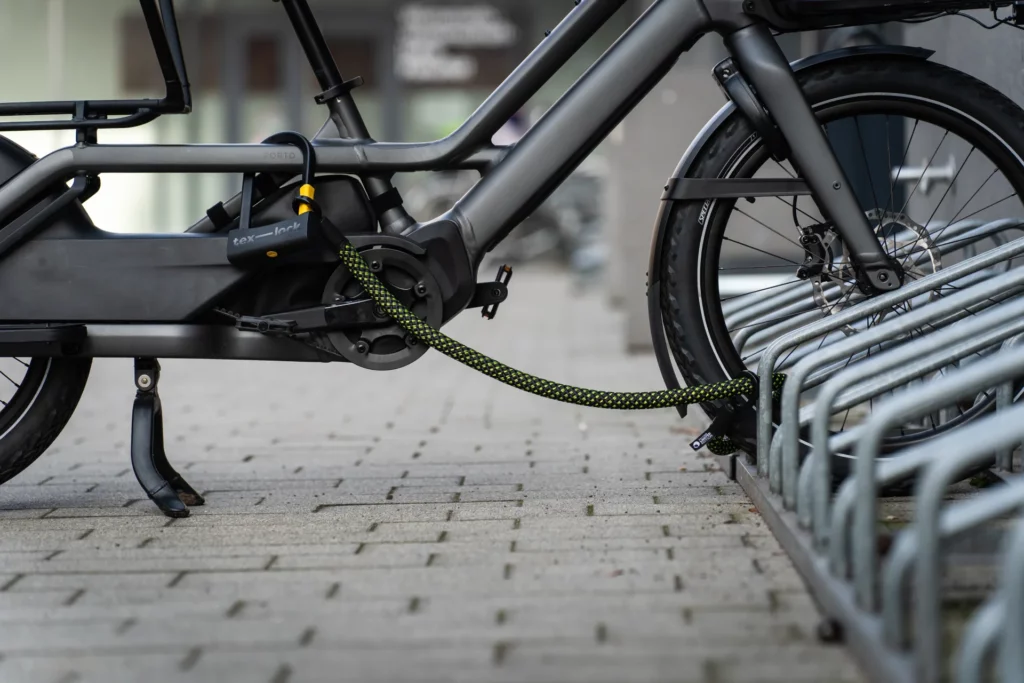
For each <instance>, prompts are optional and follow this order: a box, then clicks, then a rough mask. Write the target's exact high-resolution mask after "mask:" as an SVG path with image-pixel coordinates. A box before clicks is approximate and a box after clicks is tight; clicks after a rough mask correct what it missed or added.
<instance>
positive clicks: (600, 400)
mask: <svg viewBox="0 0 1024 683" xmlns="http://www.w3.org/2000/svg"><path fill="white" fill-rule="evenodd" d="M341 261H342V263H344V264H345V266H346V267H347V268H348V269H349V271H351V273H352V275H353V276H354V277H355V278H356V280H357V281H358V282H359V284H361V285H362V286H363V288H364V289H365V290H366V293H367V294H368V295H369V296H370V299H372V300H373V302H374V303H376V304H377V305H379V306H380V307H381V308H382V309H383V310H384V312H385V313H387V314H388V315H389V316H391V318H392V319H393V320H394V321H395V322H396V323H398V326H399V327H401V328H402V329H403V330H405V331H406V332H408V333H409V334H411V335H413V336H414V337H415V338H416V339H418V340H419V342H420V343H422V344H426V345H427V346H429V347H431V348H434V349H437V350H438V351H440V352H441V353H443V354H444V355H446V356H448V357H449V358H452V359H454V360H456V361H458V362H459V363H462V364H463V365H465V366H467V367H470V368H472V369H474V370H476V371H477V372H480V373H483V374H485V375H487V376H488V377H491V378H493V379H496V380H498V381H499V382H501V383H503V384H507V385H508V386H511V387H515V388H516V389H521V390H523V391H526V392H529V393H531V394H536V395H537V396H543V397H544V398H550V399H553V400H555V401H561V402H562V403H571V404H573V405H578V406H586V407H589V408H607V409H611V410H650V409H654V408H674V407H676V406H680V405H692V404H694V403H705V402H708V401H715V400H719V399H727V398H732V397H734V396H739V395H741V394H750V393H752V392H753V391H754V382H753V381H752V380H751V379H750V378H749V377H739V378H736V379H730V380H727V381H725V382H716V383H715V384H703V385H700V386H693V387H685V388H680V389H665V390H662V391H630V392H622V391H597V390H595V389H584V388H581V387H574V386H570V385H568V384H559V383H558V382H552V381H550V380H546V379H543V378H541V377H535V376H534V375H531V374H528V373H525V372H522V371H520V370H516V369H515V368H510V367H509V366H507V365H505V364H503V363H499V362H498V361H496V360H494V359H493V358H490V357H488V356H485V355H484V354H482V353H480V352H479V351H476V350H474V349H471V348H469V347H468V346H466V345H465V344H462V343H460V342H457V341H455V340H454V339H452V338H451V337H448V336H447V335H445V334H443V333H441V332H440V331H438V330H435V329H434V328H433V327H431V326H430V325H428V324H427V323H425V322H424V321H422V320H420V318H419V317H417V316H416V314H414V313H412V312H411V311H409V309H407V308H406V307H405V306H403V305H402V304H401V303H400V302H399V301H398V299H396V298H395V297H394V295H392V294H391V292H390V291H389V290H388V289H387V288H386V287H385V286H384V285H383V284H382V283H381V281H380V280H379V279H377V276H376V275H374V273H373V272H372V271H371V270H370V267H369V265H367V263H366V260H365V259H364V258H363V256H362V255H361V254H360V253H359V252H358V251H357V250H356V248H355V247H353V246H352V245H351V244H348V243H346V244H345V245H344V246H343V247H342V249H341ZM784 381H785V375H781V374H777V375H775V377H774V379H773V382H772V385H773V387H774V388H775V389H776V390H778V389H780V388H781V387H782V384H783V382H784ZM708 449H709V450H710V451H711V452H712V453H714V454H716V455H728V454H730V453H733V452H735V451H736V446H735V444H733V443H732V441H731V440H729V439H728V438H724V437H716V438H714V439H712V440H711V442H710V443H709V444H708Z"/></svg>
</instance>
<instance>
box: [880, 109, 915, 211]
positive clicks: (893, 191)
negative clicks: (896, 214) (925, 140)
mask: <svg viewBox="0 0 1024 683" xmlns="http://www.w3.org/2000/svg"><path fill="white" fill-rule="evenodd" d="M919 123H921V121H920V120H918V119H914V127H913V129H911V131H910V139H908V140H907V148H906V149H905V150H903V159H901V160H900V168H899V170H898V171H896V177H894V178H892V179H891V183H892V184H891V185H890V186H889V190H890V192H889V195H890V197H892V204H890V205H889V206H886V207H885V211H886V213H888V212H889V211H892V210H893V209H895V208H896V183H898V182H899V181H900V176H901V175H902V174H903V169H904V167H905V166H906V165H907V155H908V154H910V145H912V144H913V142H914V135H915V134H916V133H917V126H918V124H919ZM890 169H891V167H890ZM890 172H891V171H890Z"/></svg>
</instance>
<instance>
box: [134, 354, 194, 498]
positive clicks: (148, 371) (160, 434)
mask: <svg viewBox="0 0 1024 683" xmlns="http://www.w3.org/2000/svg"><path fill="white" fill-rule="evenodd" d="M159 382H160V363H159V362H158V361H157V360H156V359H155V358H136V359H135V388H136V389H138V391H137V392H136V393H135V404H134V406H133V407H132V469H133V470H135V476H136V478H137V479H138V480H139V484H141V485H142V488H143V490H145V492H146V495H148V496H149V498H150V500H152V501H153V502H154V503H156V505H157V507H159V508H160V511H161V512H163V513H164V514H165V515H167V516H168V517H188V506H190V505H192V506H196V505H202V504H203V503H204V502H205V501H204V500H203V497H202V496H201V495H199V493H198V492H197V491H196V490H195V489H193V488H192V487H191V486H189V485H188V482H187V481H185V480H184V479H182V477H181V475H180V474H178V473H177V472H176V471H175V470H174V468H173V467H171V464H170V463H169V462H167V454H166V453H165V452H164V422H163V411H162V410H161V406H160V394H159V393H158V392H157V384H158V383H159Z"/></svg>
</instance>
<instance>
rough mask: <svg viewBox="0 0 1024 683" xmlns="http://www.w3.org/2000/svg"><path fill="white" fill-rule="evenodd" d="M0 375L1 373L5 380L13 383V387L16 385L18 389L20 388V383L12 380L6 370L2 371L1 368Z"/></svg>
mask: <svg viewBox="0 0 1024 683" xmlns="http://www.w3.org/2000/svg"><path fill="white" fill-rule="evenodd" d="M0 375H3V376H4V379H6V380H7V381H8V382H10V383H11V384H13V385H14V386H15V387H17V388H18V389H20V388H21V385H20V384H18V383H17V382H15V381H14V380H13V379H11V377H10V375H8V374H7V373H6V372H4V371H3V370H0Z"/></svg>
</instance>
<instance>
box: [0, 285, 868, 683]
mask: <svg viewBox="0 0 1024 683" xmlns="http://www.w3.org/2000/svg"><path fill="white" fill-rule="evenodd" d="M568 287H569V285H568V282H567V281H566V280H565V279H564V278H563V277H562V276H560V275H557V274H553V273H548V272H546V271H542V270H538V271H534V272H529V271H528V270H527V271H524V273H522V274H520V275H517V280H516V284H515V288H514V296H513V297H512V298H511V299H510V300H509V301H508V302H507V303H506V304H504V305H503V306H502V315H501V316H499V318H498V319H496V320H495V321H493V322H492V323H491V324H489V325H487V326H482V325H480V324H479V323H477V322H475V321H474V320H473V319H472V318H471V317H469V316H467V317H465V318H462V319H459V320H457V321H454V322H453V324H452V325H451V332H452V334H453V335H454V336H456V337H457V338H460V339H464V340H465V341H467V342H468V343H470V344H473V345H474V346H478V347H479V348H481V349H482V350H485V351H487V352H489V353H493V354H494V355H495V356H496V357H498V358H500V359H502V360H504V361H507V362H510V363H512V364H514V365H516V366H518V367H522V368H523V369H524V370H527V371H531V372H536V373H538V374H542V375H545V376H550V377H551V378H552V379H558V380H562V381H568V382H577V383H581V384H587V385H591V386H600V387H608V388H612V389H643V388H655V387H658V386H659V383H660V377H659V373H658V370H657V367H656V365H655V363H654V361H653V359H652V358H650V357H647V356H638V357H627V356H623V355H621V354H620V353H619V352H618V350H617V345H618V342H617V340H616V334H617V332H616V330H617V329H618V325H619V319H618V314H617V313H615V312H612V311H609V310H608V309H606V308H605V307H604V305H603V303H602V301H601V299H600V297H598V296H586V297H584V298H581V299H576V298H573V297H572V296H571V295H570V293H569V289H568ZM538 301H545V302H546V303H547V304H548V305H547V306H544V307H538V306H537V305H536V302H538ZM541 331H543V333H540V332H541ZM131 377H132V368H131V363H130V362H129V361H123V360H102V361H96V363H95V365H94V369H93V374H92V377H91V379H90V384H89V387H88V389H87V391H86V395H85V396H84V398H83V401H82V404H81V407H80V409H79V411H78V412H77V414H76V415H75V416H74V417H73V418H72V421H71V423H70V425H69V427H68V429H67V430H66V431H65V433H64V434H62V435H61V437H60V438H59V439H58V441H57V442H56V443H55V444H54V447H53V448H52V449H51V451H50V452H49V453H47V455H46V457H44V458H41V459H40V460H39V461H38V462H37V463H36V464H35V465H33V467H31V468H30V469H29V470H28V471H27V472H25V473H24V474H22V475H20V476H18V477H17V478H15V479H14V480H13V481H12V482H10V483H9V484H8V485H5V486H4V487H2V488H0V681H3V683H36V682H39V683H57V682H58V681H60V682H64V683H66V682H67V681H72V680H73V681H76V682H78V683H88V682H90V681H102V682H103V683H111V682H115V683H120V682H121V681H125V682H128V681H131V682H134V681H143V680H157V679H159V680H160V681H163V682H167V683H179V682H182V683H193V682H202V683H205V682H207V681H225V682H228V683H230V682H233V681H246V682H249V681H256V682H257V683H264V682H266V683H284V682H285V681H287V682H288V683H295V682H299V681H301V682H302V683H307V682H312V683H316V682H319V681H324V682H329V683H337V681H358V682H360V683H363V682H377V681H381V682H385V681H386V682H387V683H393V682H400V681H428V682H429V681H455V682H462V681H465V682H467V683H468V682H472V683H487V682H490V681H495V682H506V681H507V682H510V683H511V682H513V681H514V682H515V683H524V682H526V683H530V682H538V683H539V682H548V681H550V682H555V681H557V682H559V683H562V682H572V681H586V683H600V682H602V681H615V682H616V683H621V681H631V682H633V681H636V682H638V683H640V682H646V681H651V682H659V681H673V682H683V683H686V682H687V681H694V682H699V683H707V682H709V681H713V682H715V683H734V682H740V681H765V682H767V683H773V682H775V681H779V682H780V683H781V682H782V681H785V682H786V683H801V682H803V681H815V682H816V683H817V682H818V681H822V682H828V681H837V682H845V681H854V680H858V678H857V673H856V671H855V670H854V669H853V668H852V666H851V664H850V662H849V661H848V659H847V657H846V655H845V653H844V652H843V651H842V650H841V649H836V648H830V647H825V646H823V645H821V644H819V643H818V642H817V641H816V640H814V639H813V638H812V634H813V633H814V628H815V626H816V624H817V619H818V615H817V612H816V610H815V607H814V604H813V601H811V600H810V598H809V597H808V595H807V593H806V592H805V590H804V588H803V584H802V583H801V581H800V579H799V577H798V576H797V574H796V572H795V571H794V569H793V567H792V565H791V564H790V562H789V560H788V558H787V557H786V556H785V554H784V553H782V551H781V549H780V548H779V546H778V544H777V543H776V542H775V540H774V538H772V536H771V534H770V533H769V531H768V529H767V528H766V527H765V525H764V523H763V521H762V520H761V519H760V518H759V517H758V516H757V515H756V513H754V512H753V511H752V509H751V505H750V503H749V501H747V499H746V498H745V496H744V495H743V492H742V491H741V490H740V488H739V487H738V486H737V485H736V484H734V483H732V482H730V481H729V480H728V479H727V478H726V477H725V476H724V475H723V474H722V473H721V472H719V471H717V466H716V465H715V463H714V460H713V459H712V458H709V457H708V456H707V454H704V453H693V452H692V451H691V450H690V449H689V446H688V442H689V440H690V438H692V436H693V435H694V434H696V433H698V432H699V431H700V430H701V428H702V426H703V423H702V422H701V418H699V416H698V413H699V411H696V410H695V411H691V415H692V417H690V418H689V419H687V420H686V421H685V422H681V421H680V420H679V419H678V416H677V415H676V413H675V412H674V411H672V410H663V411H650V412H642V413H628V412H622V411H607V412H604V411H599V410H593V409H584V408H578V407H574V406H564V405H560V404H557V403H553V402H550V401H545V400H544V399H540V398H537V397H531V396H526V395H523V394H521V393H519V392H516V391H514V390H512V389H510V388H507V387H503V386H500V385H498V384H496V383H494V382H493V381H491V380H488V379H487V378H484V377H481V376H478V375H476V374H474V373H473V372H471V371H470V370H468V369H466V368H462V367H459V366H458V365H455V364H454V363H452V361H450V360H449V359H446V358H444V357H442V356H441V355H440V354H437V353H433V352H432V353H429V354H428V355H427V356H426V357H425V358H424V359H423V360H422V361H420V362H418V363H416V364H414V365H413V366H411V367H409V368H406V369H403V370H402V371H400V372H397V373H392V374H389V375H387V376H385V375H381V374H378V373H371V372H366V371H360V370H356V369H353V368H349V367H344V366H340V365H331V366H322V365H301V364H300V365H288V364H273V363H216V362H207V361H195V362H179V361H168V362H166V363H164V372H163V375H162V380H161V395H162V398H163V403H164V409H165V412H166V438H167V448H168V452H169V455H170V457H171V460H172V461H173V462H174V463H175V465H176V466H177V468H178V469H179V471H181V472H182V473H183V474H184V475H185V476H186V478H188V479H189V481H190V482H191V483H192V484H193V485H194V486H196V487H197V488H198V489H200V490H201V491H203V492H204V493H205V494H206V495H207V497H208V505H206V506H204V507H201V508H196V509H194V510H193V514H192V516H191V517H189V518H188V519H182V520H176V521H173V522H172V521H169V520H167V519H166V518H164V517H162V516H161V515H159V514H158V513H157V511H156V510H155V509H154V507H153V506H152V504H151V503H150V502H149V501H148V500H146V499H145V496H144V494H142V492H141V491H140V489H139V488H138V487H137V486H136V484H135V482H134V477H133V476H132V473H131V468H130V464H129V459H128V438H129V421H128V418H129V413H130V407H131V399H132V396H133V390H132V386H131ZM268 387H272V388H273V391H269V390H268Z"/></svg>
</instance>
